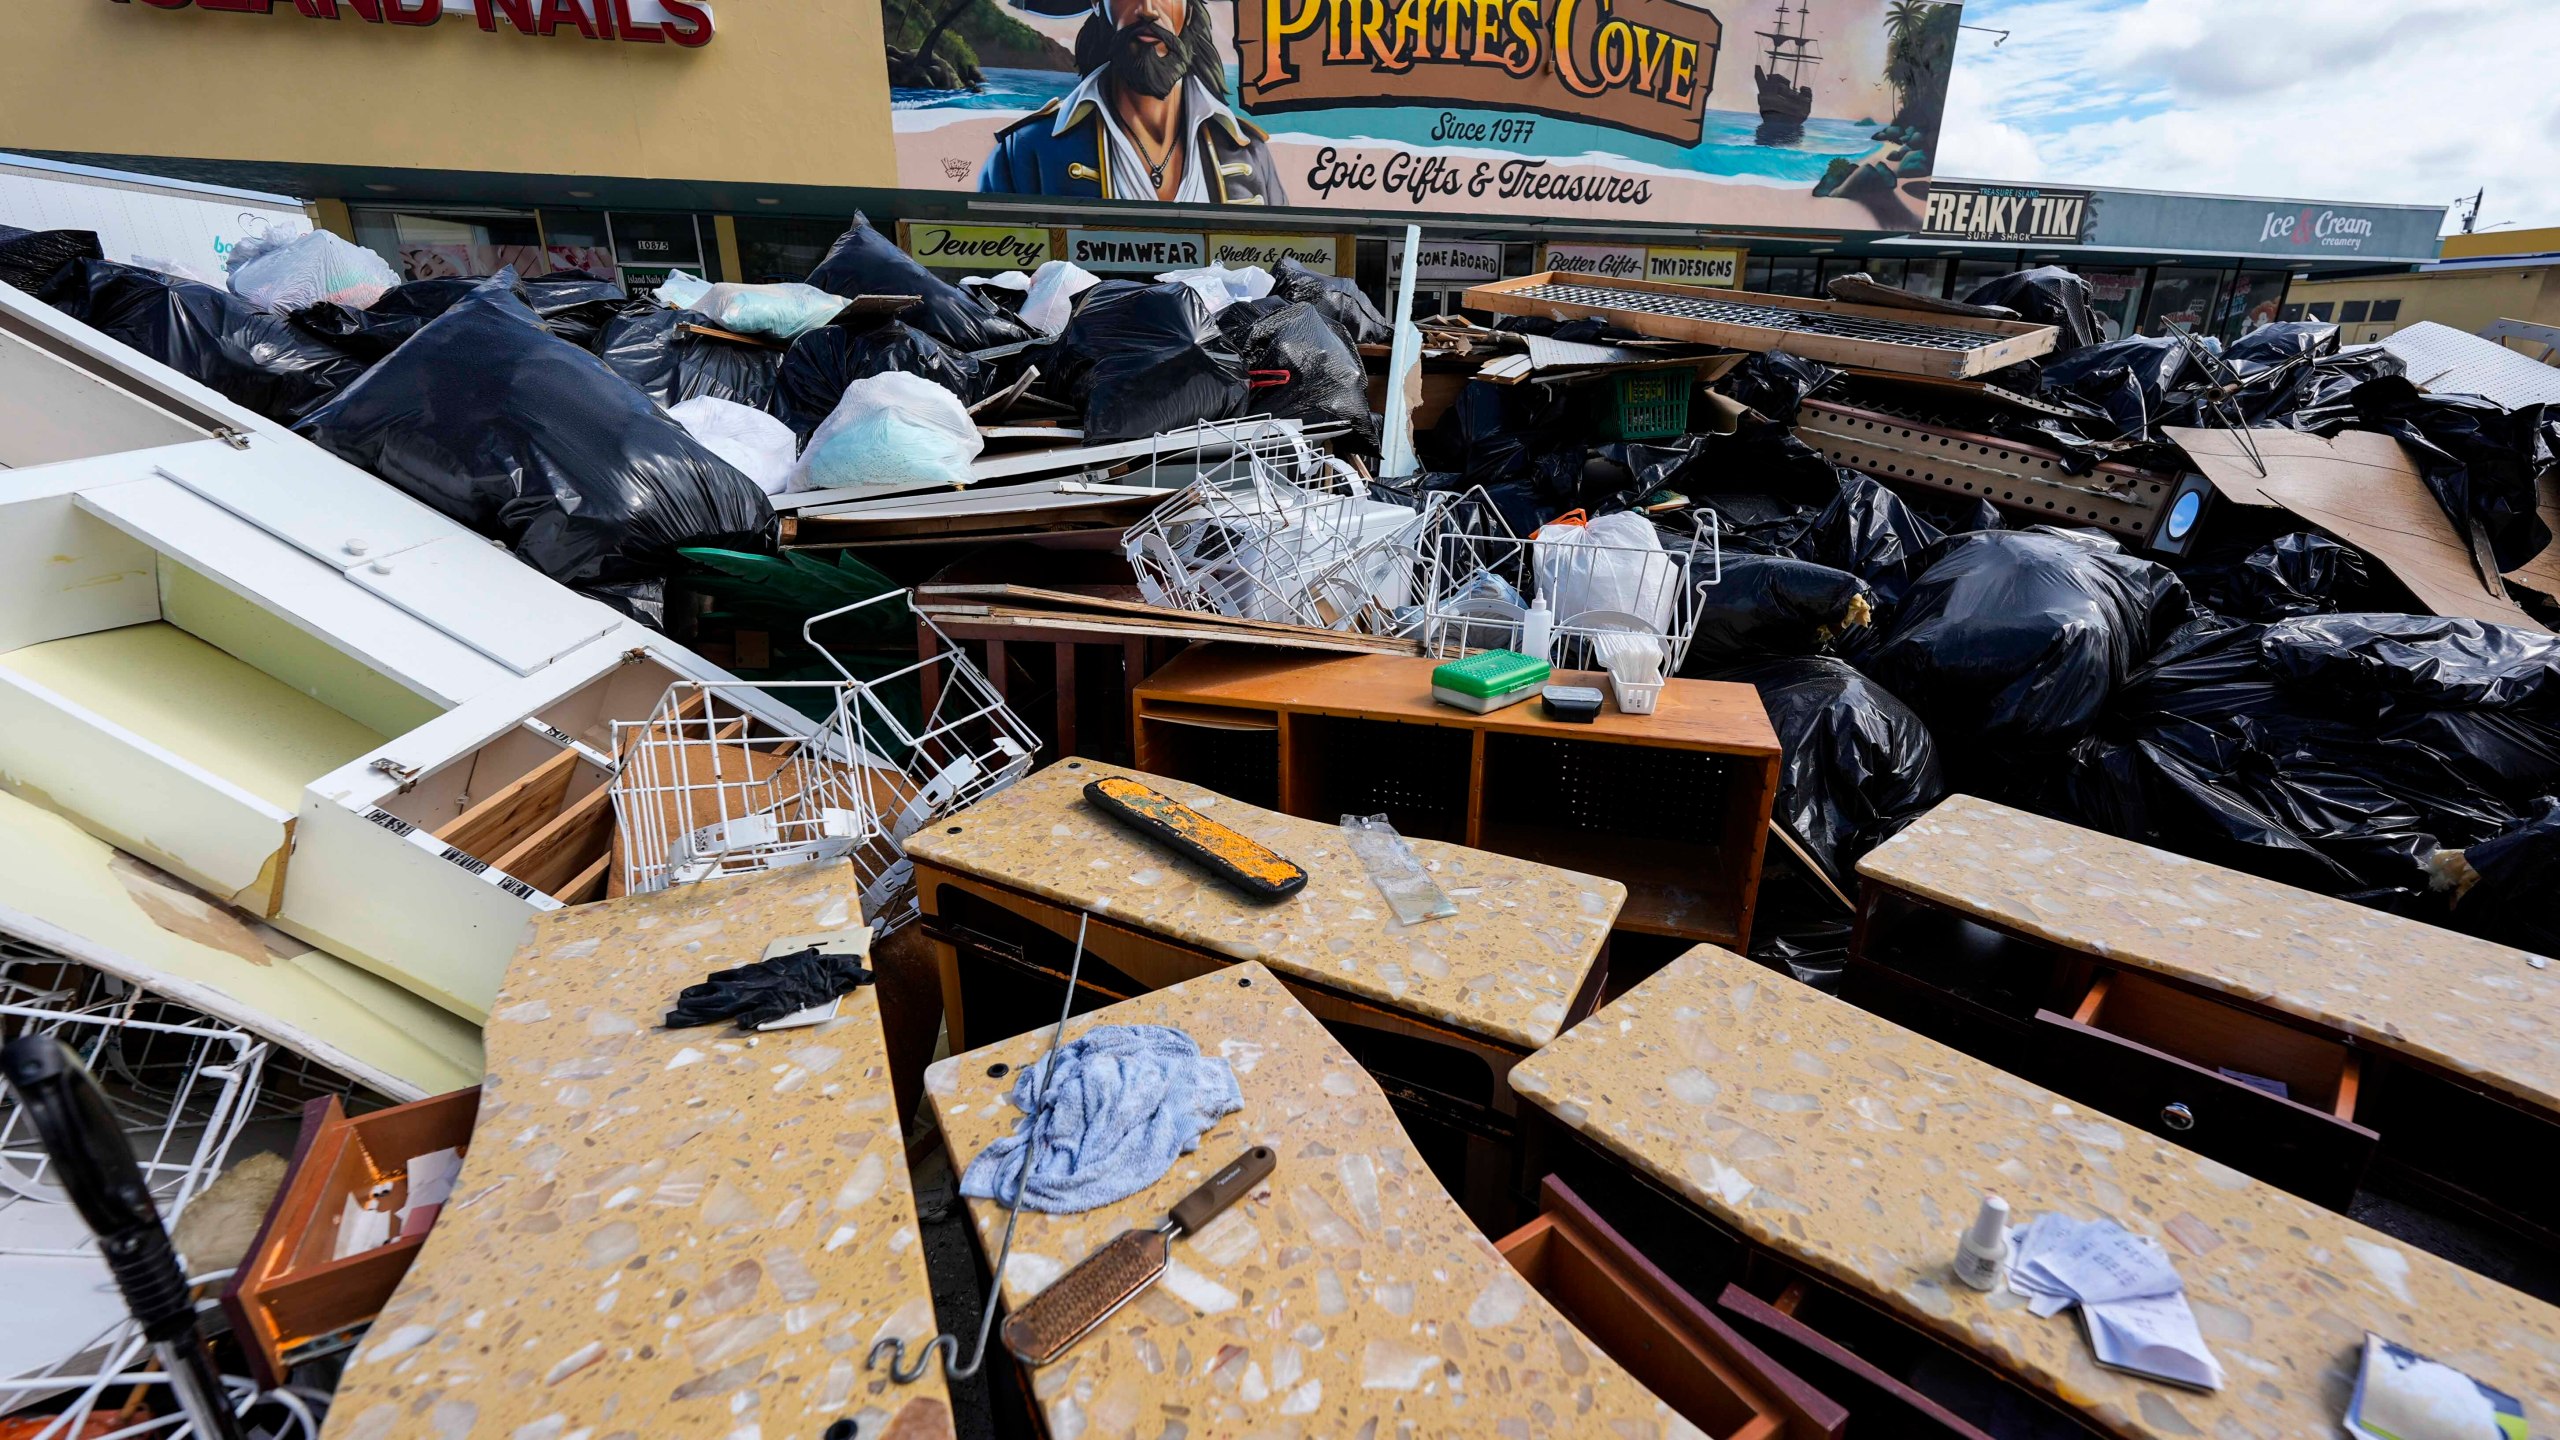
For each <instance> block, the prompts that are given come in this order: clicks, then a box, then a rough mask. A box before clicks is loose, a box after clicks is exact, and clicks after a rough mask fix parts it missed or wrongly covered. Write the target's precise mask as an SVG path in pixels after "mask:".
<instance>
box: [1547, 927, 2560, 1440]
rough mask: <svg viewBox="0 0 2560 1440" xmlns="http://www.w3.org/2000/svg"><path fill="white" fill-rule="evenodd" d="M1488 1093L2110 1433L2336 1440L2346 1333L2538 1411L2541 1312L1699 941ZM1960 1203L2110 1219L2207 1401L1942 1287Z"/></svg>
mask: <svg viewBox="0 0 2560 1440" xmlns="http://www.w3.org/2000/svg"><path fill="white" fill-rule="evenodd" d="M1511 1085H1512V1088H1513V1089H1515V1090H1517V1091H1519V1092H1520V1093H1521V1094H1522V1095H1523V1096H1525V1097H1527V1098H1528V1099H1530V1100H1531V1101H1533V1102H1535V1103H1536V1104H1537V1105H1539V1106H1540V1107H1541V1108H1543V1109H1545V1110H1546V1111H1548V1112H1549V1113H1551V1114H1553V1115H1554V1116H1555V1117H1556V1118H1557V1119H1558V1120H1560V1121H1562V1122H1563V1123H1565V1124H1566V1125H1569V1126H1571V1127H1572V1128H1574V1129H1575V1130H1578V1131H1580V1132H1581V1133H1583V1134H1584V1135H1586V1136H1588V1137H1590V1139H1591V1140H1592V1141H1593V1142H1594V1143H1596V1144H1598V1145H1599V1146H1601V1147H1602V1148H1603V1149H1605V1150H1607V1151H1609V1152H1611V1153H1613V1154H1615V1155H1618V1156H1620V1157H1621V1158H1623V1159H1626V1160H1628V1161H1630V1162H1632V1163H1633V1164H1634V1165H1635V1166H1636V1167H1637V1168H1639V1169H1641V1170H1642V1171H1644V1172H1645V1173H1646V1174H1648V1175H1651V1176H1653V1177H1654V1178H1655V1179H1657V1180H1659V1181H1661V1182H1662V1183H1663V1184H1664V1185H1666V1186H1669V1187H1670V1188H1671V1189H1673V1190H1675V1191H1677V1192H1678V1193H1680V1194H1682V1195H1685V1196H1687V1197H1688V1198H1689V1199H1690V1200H1691V1201H1692V1202H1694V1203H1695V1204H1697V1205H1698V1206H1699V1207H1700V1208H1702V1209H1704V1210H1705V1211H1707V1212H1708V1213H1710V1214H1712V1215H1714V1216H1715V1217H1717V1218H1718V1219H1719V1220H1722V1221H1723V1222H1725V1223H1726V1224H1728V1225H1731V1226H1732V1227H1733V1228H1735V1229H1737V1230H1739V1231H1741V1232H1743V1233H1744V1234H1746V1235H1748V1236H1749V1237H1750V1238H1751V1239H1752V1240H1754V1241H1755V1242H1757V1243H1759V1244H1761V1245H1764V1246H1767V1247H1769V1248H1770V1249H1772V1250H1775V1251H1777V1252H1778V1253H1780V1254H1782V1255H1785V1256H1787V1257H1788V1258H1790V1259H1792V1260H1794V1261H1796V1262H1797V1263H1799V1264H1802V1265H1804V1266H1805V1267H1806V1268H1808V1269H1811V1270H1814V1271H1817V1272H1819V1273H1821V1274H1823V1275H1826V1276H1829V1277H1830V1278H1831V1279H1832V1280H1833V1281H1835V1282H1837V1283H1839V1284H1841V1285H1842V1286H1844V1287H1846V1288H1848V1289H1850V1290H1852V1291H1855V1292H1858V1293H1861V1294H1865V1295H1868V1296H1872V1297H1875V1298H1877V1299H1879V1300H1881V1301H1882V1302H1883V1303H1884V1304H1886V1305H1887V1306H1889V1307H1890V1308H1891V1309H1893V1310H1894V1311H1896V1312H1897V1313H1899V1314H1901V1315H1902V1316H1903V1317H1904V1318H1905V1319H1908V1320H1910V1321H1912V1322H1914V1323H1915V1324H1918V1325H1920V1326H1923V1327H1925V1328H1927V1329H1929V1330H1932V1331H1935V1332H1937V1333H1938V1334H1939V1335H1941V1336H1943V1337H1944V1338H1946V1339H1948V1340H1950V1341H1952V1342H1954V1343H1956V1344H1958V1345H1961V1346H1964V1347H1966V1348H1968V1349H1970V1350H1972V1351H1974V1352H1976V1353H1978V1354H1980V1355H1981V1356H1983V1357H1984V1358H1985V1359H1986V1360H1989V1361H1990V1362H1992V1363H1994V1364H1996V1365H1998V1366H1999V1367H2001V1368H2002V1369H2004V1370H2007V1371H2009V1372H2010V1373H2012V1374H2016V1375H2020V1376H2023V1377H2025V1378H2026V1379H2027V1380H2029V1381H2031V1382H2032V1383H2034V1384H2035V1385H2037V1386H2039V1387H2041V1388H2043V1389H2045V1390H2046V1391H2048V1392H2050V1393H2052V1394H2054V1395H2057V1396H2059V1397H2060V1398H2061V1399H2062V1400H2064V1401H2065V1402H2067V1403H2069V1404H2072V1405H2075V1406H2077V1407H2079V1408H2080V1409H2081V1410H2082V1411H2084V1412H2086V1413H2087V1414H2088V1415H2090V1416H2091V1417H2092V1418H2093V1419H2095V1420H2097V1421H2098V1422H2099V1423H2100V1424H2102V1425H2104V1426H2106V1427H2107V1428H2109V1429H2111V1430H2113V1431H2115V1432H2116V1433H2117V1434H2120V1435H2126V1436H2141V1437H2153V1436H2161V1437H2168V1436H2177V1437H2191V1436H2199V1435H2202V1436H2212V1437H2215V1440H2253V1437H2255V1440H2274V1437H2288V1440H2290V1437H2312V1436H2317V1437H2320V1440H2334V1437H2336V1436H2337V1435H2338V1434H2340V1433H2341V1432H2340V1430H2339V1426H2338V1419H2339V1417H2340V1416H2341V1415H2343V1414H2345V1413H2346V1406H2347V1397H2348V1395H2349V1393H2350V1390H2351V1387H2352V1386H2353V1383H2354V1379H2355V1366H2356V1361H2357V1358H2358V1354H2359V1347H2360V1346H2361V1345H2362V1343H2363V1337H2364V1332H2365V1331H2367V1330H2372V1331H2374V1332H2375V1333H2377V1334H2380V1335H2383V1336H2385V1337H2387V1338H2389V1339H2392V1340H2396V1341H2399V1342H2401V1343H2402V1344H2405V1345H2408V1346H2410V1347H2411V1348H2413V1349H2416V1350H2418V1351H2420V1352H2422V1353H2424V1354H2428V1355H2432V1356H2434V1357H2435V1358H2437V1359H2439V1360H2442V1361H2444V1362H2446V1363H2448V1364H2451V1365H2456V1366H2459V1367H2461V1368H2462V1369H2464V1370H2466V1371H2468V1372H2470V1373H2471V1374H2472V1375H2475V1376H2477V1377H2478V1378H2480V1379H2482V1380H2486V1381H2488V1382H2489V1383H2491V1384H2493V1385H2496V1386H2498V1387H2499V1388H2501V1389H2503V1390H2506V1391H2507V1392H2508V1393H2509V1394H2512V1395H2515V1396H2517V1397H2518V1398H2520V1399H2522V1400H2523V1401H2524V1402H2525V1410H2526V1415H2527V1417H2528V1419H2530V1420H2531V1421H2532V1423H2533V1426H2534V1429H2535V1430H2536V1432H2537V1433H2539V1432H2541V1431H2543V1430H2546V1429H2548V1428H2550V1427H2551V1426H2552V1424H2553V1423H2554V1421H2555V1419H2560V1311H2555V1310H2553V1309H2552V1308H2551V1307H2550V1306H2548V1305H2545V1304H2543V1303H2542V1302H2540V1301H2538V1300H2534V1299H2532V1298H2530V1297H2528V1296H2525V1295H2523V1294H2520V1293H2518V1292H2516V1291H2514V1290H2510V1289H2508V1288H2506V1287H2505V1286H2503V1285H2499V1284H2497V1283H2495V1282H2494V1281H2490V1280H2486V1279H2483V1278H2481V1277H2479V1276H2477V1275H2474V1274H2472V1273H2470V1272H2469V1271H2467V1270H2464V1269H2462V1268H2461V1267H2459V1266H2456V1265H2453V1264H2451V1263H2449V1262H2447V1261H2444V1260H2440V1259H2438V1258H2436V1257H2435V1256H2433V1255H2430V1254H2427V1253H2426V1252H2424V1251H2421V1250H2418V1249H2415V1248H2413V1247H2411V1246H2408V1245H2405V1244H2403V1243H2401V1242H2400V1241H2398V1240H2394V1239H2392V1238H2390V1237H2388V1236H2385V1235H2382V1234H2380V1233H2378V1232H2376V1231H2373V1230H2369V1229H2366V1228H2365V1227H2364V1226H2362V1225H2359V1224H2356V1223H2355V1222H2354V1221H2352V1220H2349V1219H2347V1218H2345V1217H2344V1216H2341V1215H2338V1214H2335V1213H2333V1212H2331V1211H2328V1210H2323V1209H2321V1208H2320V1207H2319V1206H2316V1205H2313V1204H2311V1203H2309V1202H2308V1201H2304V1200H2299V1199H2296V1198H2294V1197H2293V1196H2291V1195H2288V1194H2286V1193H2285V1192H2283V1191H2281V1190H2278V1189H2276V1188H2275V1187H2273V1186H2271V1185H2261V1184H2259V1183H2257V1182H2256V1181H2254V1180H2251V1179H2249V1178H2248V1177H2247V1176H2245V1175H2242V1174H2241V1173H2240V1172H2238V1171H2236V1170H2233V1169H2230V1168H2229V1167H2227V1166H2223V1165H2218V1164H2215V1163H2214V1162H2213V1161H2210V1160H2207V1159H2204V1158H2203V1157H2201V1156H2197V1155H2193V1154H2189V1153H2188V1152H2186V1151H2184V1150H2181V1149H2179V1148H2177V1147H2176V1146H2174V1145H2171V1144H2169V1143H2167V1142H2166V1141H2162V1140H2157V1139H2154V1138H2152V1137H2151V1136H2149V1135H2146V1134H2144V1133H2143V1132H2142V1131H2140V1130H2136V1129H2134V1128H2133V1127H2131V1126H2127V1125H2118V1124H2115V1123H2114V1122H2112V1121H2109V1120H2106V1119H2104V1118H2103V1117H2100V1116H2098V1115H2095V1114H2092V1113H2090V1112H2087V1111H2084V1110H2081V1109H2080V1108H2078V1107H2076V1106H2074V1105H2071V1104H2069V1103H2067V1102H2065V1101H2063V1100H2062V1099H2061V1098H2059V1097H2057V1096H2055V1095H2053V1094H2051V1093H2050V1092H2048V1091H2044V1090H2040V1089H2038V1088H2036V1087H2035V1086H2033V1085H2029V1084H2027V1083H2026V1082H2025V1081H2023V1080H2019V1079H2017V1078H2015V1077H2013V1076H2010V1075H2007V1074H2004V1073H2002V1072H2000V1071H1998V1070H1995V1069H1993V1068H1991V1067H1990V1066H1988V1065H1985V1064H1983V1063H1982V1062H1980V1061H1978V1060H1975V1059H1972V1058H1971V1057H1969V1056H1966V1055H1962V1054H1959V1053H1957V1052H1956V1051H1953V1050H1950V1049H1948V1048H1947V1047H1945V1046H1943V1045H1940V1044H1937V1043H1936V1042H1934V1041H1931V1040H1927V1039H1924V1038H1922V1037H1920V1036H1918V1035H1914V1034H1912V1033H1911V1032H1909V1031H1907V1030H1903V1029H1901V1028H1899V1027H1897V1026H1894V1025H1891V1024H1888V1023H1887V1022H1885V1021H1883V1020H1880V1019H1878V1018H1877V1017H1875V1016H1873V1015H1870V1014H1868V1013H1867V1012H1865V1011H1863V1010H1859V1009H1857V1008H1855V1007H1853V1006H1850V1005H1847V1004H1844V1003H1842V1002H1840V1001H1837V1000H1834V999H1832V998H1831V997H1829V996H1827V995H1824V994H1822V993H1821V992H1819V991H1817V990H1814V989H1813V988H1811V987H1810V986H1805V985H1799V984H1797V983H1796V982H1794V981H1792V980H1789V979H1787V978H1786V977H1784V976H1782V975H1779V974H1776V973H1775V972H1772V971H1769V970H1764V969H1762V968H1760V967H1759V966H1756V965H1753V964H1751V963H1750V962H1749V961H1746V960H1743V959H1741V958H1739V957H1737V956H1734V955H1732V954H1730V953H1728V952H1726V951H1723V950H1718V949H1715V948H1713V947H1711V946H1704V945H1702V946H1699V947H1697V948H1696V949H1694V950H1691V951H1690V952H1689V953H1688V954H1686V955H1683V956H1681V957H1680V958H1679V959H1678V960H1675V961H1673V962H1672V963H1671V964H1670V965H1669V966H1667V967H1666V968H1664V969H1663V970H1662V971H1660V972H1659V973H1657V974H1655V975H1653V976H1652V977H1650V978H1648V979H1647V980H1645V981H1644V982H1643V983H1642V984H1640V985H1638V986H1636V987H1635V988H1634V989H1632V990H1630V991H1628V992H1627V993H1626V994H1625V995H1623V996H1620V997H1619V998H1618V999H1617V1000H1616V1001H1614V1002H1612V1003H1611V1004H1609V1005H1607V1006H1606V1007H1604V1008H1602V1009H1601V1010H1600V1011H1599V1012H1598V1013H1597V1014H1595V1015H1593V1016H1592V1017H1591V1018H1590V1019H1588V1020H1585V1021H1583V1022H1582V1023H1581V1024H1579V1025H1577V1026H1575V1027H1574V1028H1573V1029H1572V1030H1570V1031H1568V1032H1567V1033H1566V1034H1565V1037H1564V1038H1563V1039H1561V1040H1558V1041H1557V1042H1556V1043H1555V1044H1553V1045H1551V1046H1549V1047H1547V1048H1546V1049H1545V1050H1542V1051H1540V1052H1539V1053H1538V1054H1536V1055H1533V1056H1531V1057H1529V1059H1527V1060H1526V1061H1524V1062H1522V1063H1521V1064H1520V1065H1519V1066H1518V1067H1517V1068H1515V1069H1514V1070H1513V1071H1512V1072H1511ZM1985 1193H1996V1194H1999V1195H2000V1196H2002V1197H2003V1198H2005V1199H2007V1200H2008V1202H2009V1205H2010V1209H2011V1212H2012V1214H2014V1215H2015V1216H2016V1217H2017V1219H2018V1220H2019V1221H2020V1222H2021V1223H2023V1222H2024V1221H2026V1220H2027V1219H2029V1218H2031V1217H2032V1216H2034V1215H2037V1214H2040V1213H2043V1212H2045V1211H2048V1210H2062V1211H2065V1212H2068V1213H2070V1214H2072V1215H2076V1216H2084V1217H2087V1216H2097V1215H2106V1216H2111V1217H2113V1218H2114V1219H2115V1220H2117V1221H2119V1222H2120V1223H2122V1224H2123V1225H2124V1226H2125V1227H2126V1228H2128V1229H2130V1230H2134V1231H2136V1232H2138V1233H2141V1234H2144V1235H2150V1236H2153V1237H2155V1238H2158V1239H2159V1240H2160V1241H2161V1242H2162V1244H2163V1245H2164V1247H2165V1248H2166V1249H2167V1250H2168V1252H2169V1255H2170V1258H2171V1259H2172V1260H2173V1261H2174V1262H2175V1263H2176V1264H2177V1267H2178V1273H2179V1274H2180V1275H2182V1276H2183V1277H2185V1279H2186V1282H2187V1295H2188V1299H2189V1303H2190V1304H2191V1306H2192V1307H2193V1308H2194V1310H2195V1314H2196V1320H2197V1323H2198V1324H2199V1326H2200V1327H2201V1328H2202V1329H2203V1331H2204V1336H2205V1341H2206V1343H2207V1344H2209V1345H2210V1346H2212V1348H2213V1351H2214V1353H2215V1355H2216V1356H2218V1357H2219V1358H2220V1359H2221V1361H2222V1368H2223V1373H2224V1377H2225V1379H2224V1388H2223V1389H2222V1390H2220V1391H2218V1392H2215V1393H2213V1394H2209V1395H2208V1394H2200V1393H2197V1392H2194V1391H2189V1390H2182V1389H2176V1388H2173V1387H2170V1386H2165V1385H2159V1384H2155V1383H2151V1382H2147V1381H2144V1380H2142V1379H2140V1378H2138V1377H2135V1376H2131V1375H2123V1374H2118V1373H2116V1372H2114V1371H2109V1370H2102V1369H2100V1368H2098V1366H2097V1365H2096V1364H2095V1363H2094V1362H2092V1361H2091V1360H2090V1358H2089V1346H2088V1342H2087V1341H2086V1340H2085V1339H2083V1338H2082V1334H2081V1329H2080V1325H2079V1322H2078V1320H2077V1319H2076V1318H2075V1317H2073V1316H2071V1315H2068V1314H2064V1315H2057V1316H2054V1317H2053V1318H2052V1319H2049V1320H2038V1319H2036V1318H2035V1317H2034V1316H2032V1315H2030V1314H2028V1313H2027V1310H2026V1308H2025V1302H2024V1301H2022V1300H2020V1299H2019V1298H2018V1297H2017V1296H2014V1295H2011V1294H2009V1293H2007V1291H2006V1289H2005V1288H2004V1289H2003V1290H2001V1291H1998V1292H1995V1293H1993V1294H1989V1295H1985V1294H1982V1293H1980V1292H1977V1291H1974V1290H1970V1289H1967V1288H1965V1287H1964V1285H1962V1284H1961V1283H1960V1282H1958V1281H1957V1280H1956V1279H1955V1278H1954V1276H1953V1275H1952V1274H1951V1273H1950V1268H1949V1262H1950V1260H1951V1259H1952V1257H1953V1255H1954V1253H1955V1246H1956V1237H1957V1234H1958V1232H1959V1231H1960V1230H1961V1229H1962V1228H1963V1226H1964V1225H1965V1223H1966V1222H1967V1221H1969V1220H1970V1219H1971V1218H1972V1216H1973V1212H1974V1209H1975V1207H1976V1205H1977V1204H1978V1203H1979V1201H1980V1199H1981V1197H1982V1195H1983V1194H1985Z"/></svg>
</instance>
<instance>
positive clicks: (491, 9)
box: [111, 0, 714, 49]
mask: <svg viewBox="0 0 2560 1440" xmlns="http://www.w3.org/2000/svg"><path fill="white" fill-rule="evenodd" d="M111 3H113V4H117V5H127V4H132V3H135V0H111ZM139 3H141V4H143V5H147V6H149V7H150V8H152V9H154V10H185V9H188V8H190V7H192V8H194V9H197V10H220V11H227V12H230V13H232V14H239V15H272V14H274V13H275V12H276V9H277V7H278V6H282V7H283V8H284V9H286V10H287V11H289V12H291V13H294V14H297V15H300V16H302V17H303V18H304V19H306V20H353V21H358V22H361V23H363V24H367V25H433V24H435V23H436V22H437V21H439V20H442V19H445V18H446V17H448V16H451V17H453V18H455V19H457V20H469V21H472V22H474V23H476V24H478V25H479V27H480V28H481V29H483V30H491V31H494V30H496V29H497V28H498V22H500V21H502V20H503V21H505V22H506V24H507V27H508V28H509V29H512V30H514V31H515V32H516V33H517V34H519V35H575V36H577V37H578V38H580V39H582V40H625V41H630V42H632V43H634V44H640V45H681V46H684V47H685V48H687V49H694V48H698V47H700V46H704V45H708V44H710V43H711V37H712V35H713V33H714V27H713V24H712V19H711V7H710V5H708V4H706V3H701V0H139Z"/></svg>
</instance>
